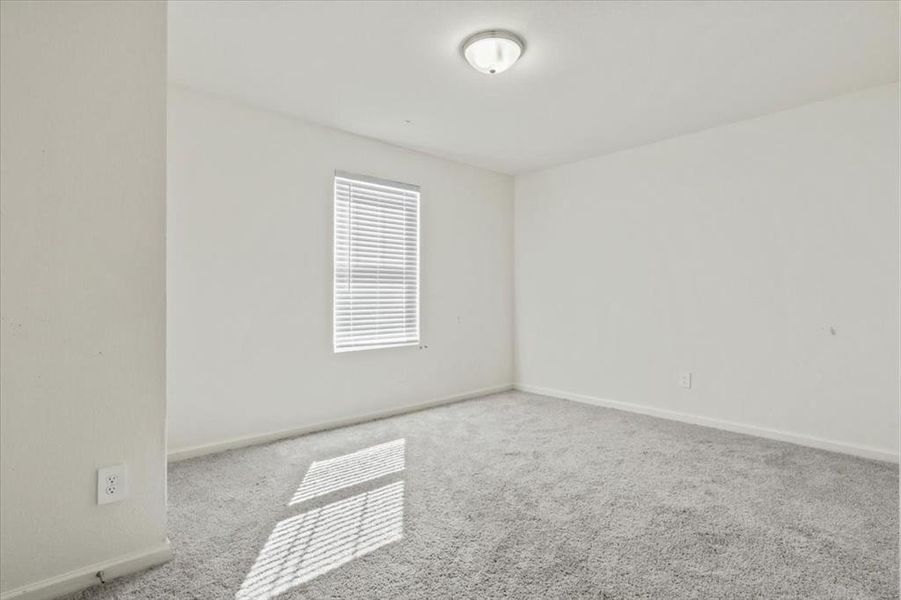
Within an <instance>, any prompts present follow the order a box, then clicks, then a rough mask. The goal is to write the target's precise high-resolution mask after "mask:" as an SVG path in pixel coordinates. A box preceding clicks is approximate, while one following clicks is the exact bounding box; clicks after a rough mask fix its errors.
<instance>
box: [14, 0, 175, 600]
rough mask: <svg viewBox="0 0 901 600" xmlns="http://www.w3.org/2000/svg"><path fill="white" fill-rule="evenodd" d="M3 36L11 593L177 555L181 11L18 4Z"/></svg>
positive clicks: (139, 6)
mask: <svg viewBox="0 0 901 600" xmlns="http://www.w3.org/2000/svg"><path fill="white" fill-rule="evenodd" d="M0 31H2V33H0V40H2V50H0V60H2V68H0V71H2V79H0V140H2V149H0V155H2V156H0V163H2V168H0V206H2V208H0V212H2V220H0V229H2V234H0V248H2V251H0V257H2V258H0V279H2V285H0V305H2V309H0V312H2V318H0V361H2V376H0V431H2V436H0V437H2V443H0V446H2V452H0V457H2V458H0V461H2V486H0V490H2V491H0V506H2V510H0V529H2V532H3V534H2V536H0V563H2V565H3V566H2V574H0V590H2V592H3V597H4V598H5V597H8V596H10V595H12V594H13V593H17V592H21V591H24V590H22V589H21V588H22V586H28V585H31V584H37V585H38V586H40V582H41V581H43V582H44V583H47V581H46V580H47V578H52V577H55V576H63V579H66V578H67V577H68V576H65V575H64V574H65V573H67V572H71V571H75V573H69V575H71V576H73V577H75V579H76V581H75V583H76V584H78V583H79V582H91V581H96V577H95V576H94V572H95V571H94V570H91V569H96V567H97V566H98V563H99V564H101V566H103V565H104V563H106V561H112V562H111V563H106V564H105V566H107V567H111V571H110V574H111V575H112V574H115V572H116V567H115V566H113V563H116V562H117V561H119V560H120V559H122V558H123V557H127V558H129V559H130V560H136V559H139V558H140V557H141V556H144V555H146V554H147V553H149V554H150V555H153V556H156V557H159V556H161V555H165V554H166V552H167V550H166V544H167V542H166V515H165V502H166V500H165V495H166V487H165V468H166V465H165V439H164V438H165V410H166V404H165V300H166V297H165V283H166V281H165V229H164V228H165V196H164V194H165V176H166V173H165V168H166V159H165V152H166V137H165V133H166V123H165V119H166V6H165V4H163V3H134V4H116V3H75V2H60V3H55V2H34V3H19V2H3V3H0ZM120 461H124V462H125V463H127V467H128V469H129V476H130V477H129V478H130V486H131V497H130V498H128V499H126V500H125V501H123V502H120V503H117V504H108V505H104V506H98V505H96V502H95V500H96V475H95V469H96V468H97V467H99V466H103V465H106V464H111V463H117V462H120ZM79 573H80V574H81V578H80V579H79V578H78V577H77V576H78V575H79ZM70 583H71V581H70ZM63 589H64V587H53V588H50V592H52V591H54V590H55V591H57V592H59V591H61V590H63ZM44 591H45V592H47V591H48V590H44Z"/></svg>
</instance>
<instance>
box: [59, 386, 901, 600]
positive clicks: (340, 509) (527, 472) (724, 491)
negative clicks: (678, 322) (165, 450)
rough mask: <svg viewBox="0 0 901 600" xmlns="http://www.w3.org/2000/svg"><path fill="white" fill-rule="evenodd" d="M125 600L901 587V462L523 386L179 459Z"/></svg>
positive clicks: (850, 592)
mask: <svg viewBox="0 0 901 600" xmlns="http://www.w3.org/2000/svg"><path fill="white" fill-rule="evenodd" d="M169 503H170V509H169V515H170V516H169V529H170V533H169V535H170V538H171V540H172V544H173V548H174V551H175V559H174V560H173V561H172V562H171V563H169V564H167V565H165V566H162V567H159V568H157V569H154V570H151V571H148V572H146V573H143V574H140V575H136V576H132V577H127V578H124V579H120V580H116V581H114V582H112V583H109V584H106V585H105V586H103V587H98V588H93V589H91V590H89V591H87V592H84V593H82V594H79V595H78V596H77V597H78V598H82V599H100V598H119V599H131V598H134V599H142V600H143V599H150V598H154V599H157V598H204V599H206V598H238V599H241V600H263V599H268V598H275V597H278V598H380V599H393V598H400V599H414V598H415V599H426V598H427V599H452V598H454V599H456V598H473V599H476V598H478V599H486V598H662V599H677V598H767V599H773V598H804V599H809V598H817V599H825V598H848V599H851V598H853V599H858V600H859V599H864V598H879V599H886V598H898V466H897V465H890V464H886V463H879V462H874V461H867V460H862V459H858V458H852V457H849V456H843V455H840V454H832V453H829V452H823V451H819V450H813V449H809V448H803V447H799V446H793V445H790V444H784V443H779V442H774V441H768V440H763V439H758V438H753V437H748V436H743V435H738V434H732V433H727V432H722V431H717V430H713V429H706V428H702V427H696V426H692V425H686V424H681V423H675V422H670V421H665V420H659V419H654V418H651V417H644V416H639V415H634V414H629V413H624V412H618V411H614V410H609V409H602V408H595V407H590V406H584V405H580V404H576V403H572V402H568V401H565V400H558V399H553V398H547V397H542V396H535V395H531V394H523V393H507V394H499V395H495V396H490V397H486V398H481V399H477V400H471V401H467V402H461V403H458V404H454V405H450V406H445V407H441V408H435V409H431V410H427V411H423V412H418V413H413V414H409V415H404V416H400V417H395V418H391V419H386V420H381V421H375V422H372V423H367V424H364V425H358V426H354V427H348V428H344V429H339V430H334V431H330V432H324V433H319V434H314V435H309V436H304V437H300V438H296V439H292V440H287V441H281V442H275V443H272V444H268V445H265V446H257V447H253V448H246V449H241V450H235V451H231V452H227V453H224V454H219V455H216V456H210V457H204V458H200V459H194V460H190V461H185V462H181V463H177V464H175V465H173V466H172V467H171V469H170V474H169Z"/></svg>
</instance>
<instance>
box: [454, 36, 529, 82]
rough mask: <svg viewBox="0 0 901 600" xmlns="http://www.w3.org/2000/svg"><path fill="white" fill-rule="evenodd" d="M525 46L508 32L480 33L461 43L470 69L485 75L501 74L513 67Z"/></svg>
mask: <svg viewBox="0 0 901 600" xmlns="http://www.w3.org/2000/svg"><path fill="white" fill-rule="evenodd" d="M525 49H526V45H525V43H524V42H523V41H522V38H521V37H519V36H518V35H516V34H515V33H511V32H509V31H502V30H491V31H481V32H479V33H476V34H475V35H471V36H469V37H468V38H466V39H465V40H464V41H463V56H464V57H465V58H466V62H468V63H469V64H470V65H472V68H473V69H475V70H476V71H478V72H480V73H485V74H486V75H494V74H496V73H503V72H504V71H506V70H507V69H509V68H510V67H512V66H513V63H515V62H516V61H517V60H519V57H520V56H522V53H523V52H525Z"/></svg>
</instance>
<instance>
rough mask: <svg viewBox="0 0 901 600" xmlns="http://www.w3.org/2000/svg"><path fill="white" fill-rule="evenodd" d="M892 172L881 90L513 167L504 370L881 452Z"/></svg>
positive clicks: (554, 389)
mask: <svg viewBox="0 0 901 600" xmlns="http://www.w3.org/2000/svg"><path fill="white" fill-rule="evenodd" d="M898 164H899V157H898V87H897V85H892V86H886V87H878V88H873V89H870V90H868V91H864V92H860V93H856V94H851V95H847V96H841V97H838V98H835V99H832V100H827V101H825V102H819V103H816V104H809V105H807V106H804V107H801V108H797V109H793V110H788V111H784V112H780V113H776V114H773V115H769V116H765V117H760V118H757V119H752V120H749V121H743V122H740V123H735V124H732V125H728V126H726V127H720V128H717V129H711V130H708V131H704V132H701V133H698V134H694V135H688V136H683V137H680V138H676V139H672V140H668V141H664V142H660V143H657V144H653V145H650V146H645V147H643V148H637V149H635V150H629V151H625V152H620V153H617V154H611V155H608V156H602V157H598V158H594V159H591V160H586V161H583V162H579V163H574V164H571V165H567V166H564V167H559V168H556V169H551V170H547V171H540V172H536V173H532V174H529V175H524V176H521V177H517V179H516V208H515V215H516V230H515V231H516V234H515V235H516V252H515V261H516V277H515V287H516V296H515V298H516V309H515V313H516V337H517V344H516V351H517V371H518V372H517V382H518V383H521V384H525V385H529V386H533V388H532V389H538V388H541V389H542V390H544V391H546V392H548V393H560V392H565V393H567V395H581V396H585V397H590V398H599V399H606V400H614V401H619V402H625V403H629V404H632V405H638V406H643V407H650V408H653V409H656V410H658V411H674V412H678V413H683V414H688V415H695V416H699V417H704V418H706V419H710V420H720V421H728V422H731V423H738V424H742V425H743V426H751V427H757V428H763V429H768V430H774V431H781V432H788V433H790V434H793V435H797V436H805V437H807V438H816V439H820V440H826V441H827V442H830V443H835V444H839V445H843V446H845V447H853V448H858V449H861V450H862V452H869V453H871V454H873V455H879V454H880V453H881V455H883V456H886V457H888V456H889V455H894V456H897V453H898V397H899V390H898V381H899V377H898V328H899V317H898V311H899V294H898V290H899V279H898V278H899V258H898V249H899V233H898V222H899V214H898V213H899V206H898V195H899V189H898ZM682 370H686V371H691V372H693V374H694V382H693V383H694V385H693V388H692V389H690V390H687V389H683V388H680V387H679V386H678V374H679V372H680V371H682Z"/></svg>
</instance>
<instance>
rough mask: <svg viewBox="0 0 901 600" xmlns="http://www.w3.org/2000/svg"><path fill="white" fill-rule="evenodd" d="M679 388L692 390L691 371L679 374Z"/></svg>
mask: <svg viewBox="0 0 901 600" xmlns="http://www.w3.org/2000/svg"><path fill="white" fill-rule="evenodd" d="M679 386H681V387H684V388H685V389H687V390H690V389H691V371H681V372H680V373H679Z"/></svg>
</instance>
